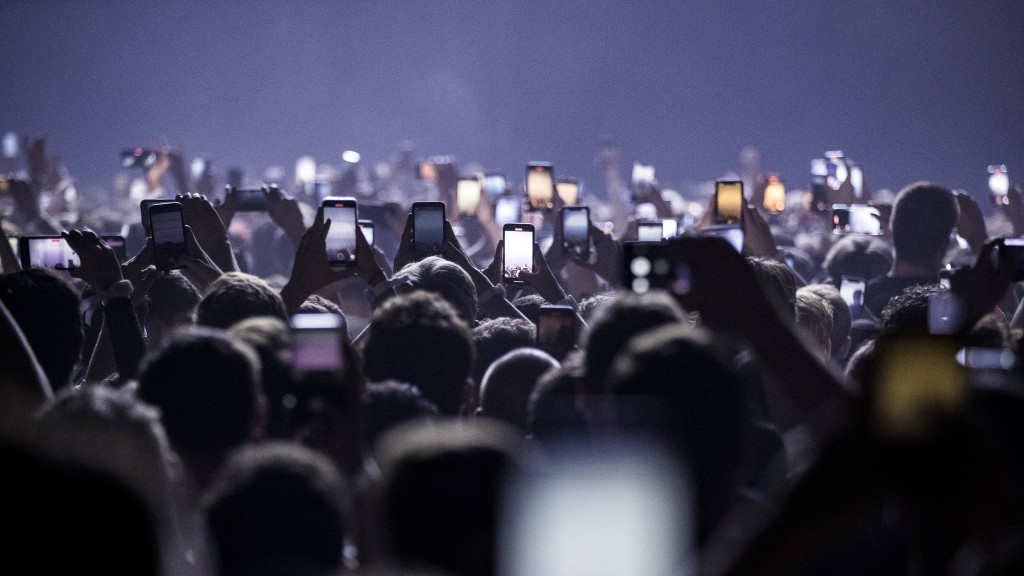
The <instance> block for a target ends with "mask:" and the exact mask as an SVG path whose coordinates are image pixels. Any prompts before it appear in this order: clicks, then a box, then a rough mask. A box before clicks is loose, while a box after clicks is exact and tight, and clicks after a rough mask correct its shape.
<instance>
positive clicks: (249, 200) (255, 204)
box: [235, 188, 270, 212]
mask: <svg viewBox="0 0 1024 576" xmlns="http://www.w3.org/2000/svg"><path fill="white" fill-rule="evenodd" d="M235 198H236V199H237V200H238V203H237V204H235V206H237V209H238V211H239V212H266V211H268V210H270V202H269V200H268V198H267V189H266V188H237V189H235Z"/></svg>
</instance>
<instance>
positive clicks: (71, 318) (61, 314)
mask: <svg viewBox="0 0 1024 576" xmlns="http://www.w3.org/2000/svg"><path fill="white" fill-rule="evenodd" d="M0 300H2V301H3V303H4V306H6V307H7V310H8V311H10V313H11V317H12V318H14V321H15V322H17V323H18V327H19V328H21V331H22V333H23V334H24V335H25V340H26V342H28V345H29V347H30V348H32V353H33V354H34V355H35V357H36V360H38V361H39V365H40V367H42V369H43V372H44V373H45V374H46V378H47V379H48V380H49V381H50V387H51V388H52V389H53V391H54V392H57V391H59V390H60V389H61V388H64V387H67V386H70V385H71V380H72V376H73V374H74V371H75V367H76V366H77V365H78V362H79V360H80V358H81V354H82V344H83V341H84V339H85V335H84V334H83V333H82V313H81V311H80V310H79V306H80V305H81V301H82V299H81V296H80V295H79V293H78V291H77V290H76V289H75V288H74V287H73V286H72V285H71V283H70V282H68V281H67V280H65V279H64V278H61V277H60V276H58V275H57V274H56V273H54V272H51V271H50V270H48V269H46V268H30V269H28V270H17V271H14V272H7V273H4V274H0Z"/></svg>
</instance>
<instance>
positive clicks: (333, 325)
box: [291, 312, 347, 374]
mask: <svg viewBox="0 0 1024 576" xmlns="http://www.w3.org/2000/svg"><path fill="white" fill-rule="evenodd" d="M346 331H347V327H346V325H345V319H344V317H342V316H341V315H340V314H333V313H330V312H324V313H304V314H295V315H293V316H292V317H291V353H292V366H293V367H294V368H295V370H296V371H298V372H299V373H300V374H307V373H323V372H338V371H340V370H341V369H342V368H344V367H345V354H344V346H345V339H346V338H347V334H346Z"/></svg>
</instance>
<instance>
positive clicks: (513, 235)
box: [501, 222, 534, 284]
mask: <svg viewBox="0 0 1024 576" xmlns="http://www.w3.org/2000/svg"><path fill="white" fill-rule="evenodd" d="M501 237H502V240H503V247H502V256H501V261H502V278H503V279H504V280H505V282H507V283H511V284H523V283H525V280H524V279H523V278H521V277H520V275H519V274H520V273H521V272H527V273H530V274H532V273H533V272H534V268H533V243H534V227H533V225H532V224H525V223H522V222H513V223H511V224H505V225H504V226H502V228H501Z"/></svg>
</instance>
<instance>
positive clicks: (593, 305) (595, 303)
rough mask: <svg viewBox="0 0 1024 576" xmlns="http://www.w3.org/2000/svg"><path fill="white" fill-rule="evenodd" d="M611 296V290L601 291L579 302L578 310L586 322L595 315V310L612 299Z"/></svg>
mask: <svg viewBox="0 0 1024 576" xmlns="http://www.w3.org/2000/svg"><path fill="white" fill-rule="evenodd" d="M611 297H612V293H611V292H600V293H598V294H594V295H592V296H588V297H586V298H584V299H583V300H581V301H580V302H579V304H577V306H576V308H577V310H576V311H577V312H579V315H580V318H583V321H584V322H590V318H591V317H592V316H593V315H594V310H597V309H598V308H599V307H600V306H601V305H602V304H604V303H605V302H607V301H608V300H610V299H611Z"/></svg>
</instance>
